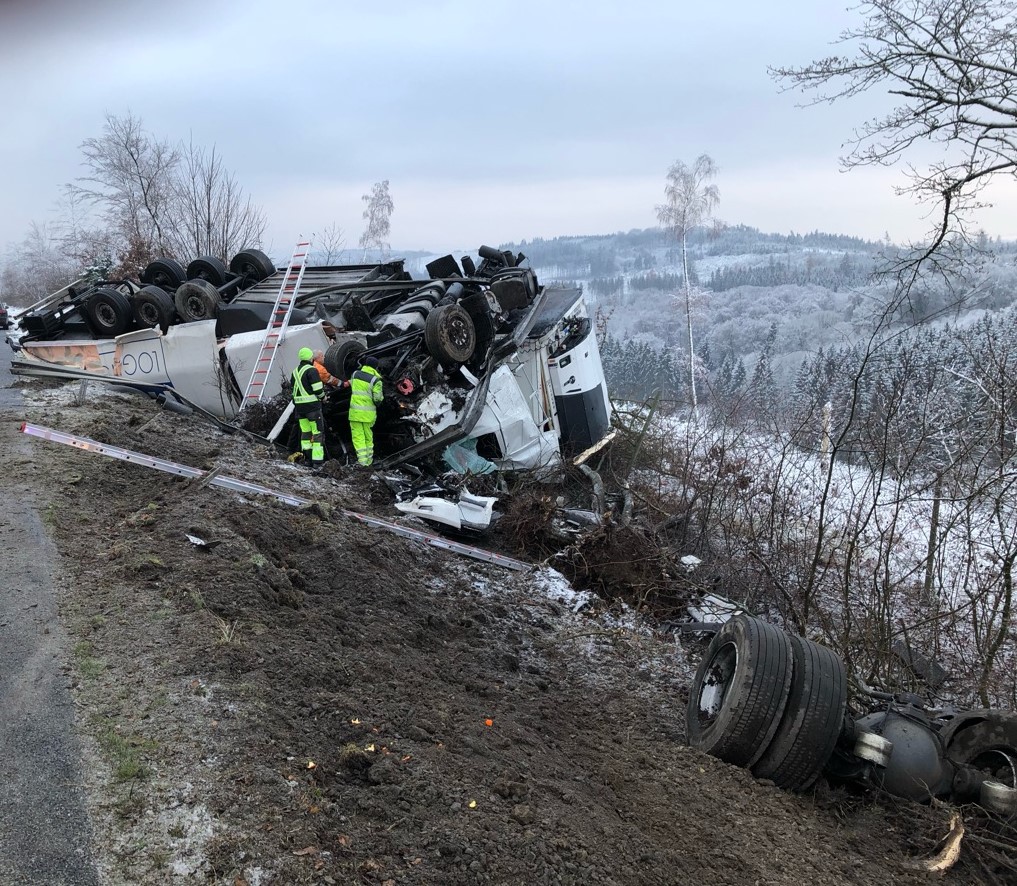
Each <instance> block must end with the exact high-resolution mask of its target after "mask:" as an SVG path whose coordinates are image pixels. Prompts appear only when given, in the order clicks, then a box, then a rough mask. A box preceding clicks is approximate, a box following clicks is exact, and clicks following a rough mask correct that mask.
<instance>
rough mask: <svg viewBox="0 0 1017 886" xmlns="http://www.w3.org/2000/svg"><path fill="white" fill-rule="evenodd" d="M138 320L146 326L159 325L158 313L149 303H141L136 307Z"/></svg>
mask: <svg viewBox="0 0 1017 886" xmlns="http://www.w3.org/2000/svg"><path fill="white" fill-rule="evenodd" d="M138 319H140V320H141V322H142V323H144V324H145V325H146V326H156V325H158V323H159V311H158V309H157V308H156V306H155V305H153V304H152V303H151V302H142V303H141V304H140V305H138Z"/></svg>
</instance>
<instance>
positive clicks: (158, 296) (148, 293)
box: [131, 286, 177, 332]
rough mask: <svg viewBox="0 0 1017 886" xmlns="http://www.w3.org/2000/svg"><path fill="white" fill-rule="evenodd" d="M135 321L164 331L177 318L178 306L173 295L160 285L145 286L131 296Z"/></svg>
mask: <svg viewBox="0 0 1017 886" xmlns="http://www.w3.org/2000/svg"><path fill="white" fill-rule="evenodd" d="M131 309H132V310H133V312H134V322H135V323H137V324H138V326H146V327H148V328H149V329H155V328H159V329H161V330H162V331H163V332H165V331H166V330H167V329H169V328H170V326H172V325H173V321H174V320H176V319H177V308H176V305H175V304H174V303H173V297H172V296H171V295H169V293H167V292H165V291H164V290H162V289H160V288H159V287H158V286H145V287H144V288H142V289H140V290H139V291H138V292H136V293H134V295H133V296H131Z"/></svg>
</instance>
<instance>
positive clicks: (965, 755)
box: [686, 614, 1017, 816]
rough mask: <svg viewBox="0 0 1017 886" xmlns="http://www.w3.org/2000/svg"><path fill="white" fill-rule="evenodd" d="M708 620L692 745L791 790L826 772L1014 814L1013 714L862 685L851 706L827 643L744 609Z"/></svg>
mask: <svg viewBox="0 0 1017 886" xmlns="http://www.w3.org/2000/svg"><path fill="white" fill-rule="evenodd" d="M713 627H714V628H715V629H716V630H715V633H714V634H713V637H712V639H711V640H710V643H709V646H708V647H707V649H706V651H705V653H704V655H703V659H702V661H701V662H700V665H699V669H698V671H697V673H696V676H695V680H694V682H693V685H692V689H691V691H690V694H689V703H688V711H687V717H686V727H687V732H688V738H689V743H690V744H691V745H692V746H694V747H698V748H699V749H701V750H703V751H706V752H707V753H709V754H711V755H712V756H715V757H718V758H719V759H721V760H724V761H725V762H727V763H732V764H734V765H737V766H743V767H745V768H748V769H750V770H751V771H752V774H753V775H755V776H756V777H757V778H762V779H769V780H771V781H773V782H774V783H776V784H777V785H778V786H779V787H783V788H786V789H788V790H792V791H803V790H805V789H807V788H808V787H810V786H811V785H812V784H813V783H814V782H815V781H816V779H817V778H819V776H820V775H825V776H826V777H828V778H830V779H833V780H837V781H841V782H854V783H857V784H862V785H866V786H872V787H876V788H878V789H881V790H884V791H887V792H888V793H890V794H893V795H895V796H899V797H904V798H907V799H910V800H915V801H919V802H927V801H930V800H933V799H943V800H951V801H953V802H955V803H978V804H979V805H981V806H982V807H984V808H986V809H988V810H990V811H992V812H995V813H999V814H1002V815H1006V816H1011V815H1014V814H1017V714H1014V713H1012V712H1010V711H1003V710H992V709H984V710H969V711H958V710H954V709H950V708H932V707H930V706H928V705H926V704H924V703H923V702H922V700H921V699H920V698H919V697H918V696H916V695H915V694H913V693H901V694H897V695H892V694H889V693H883V692H877V691H874V690H872V689H870V688H868V687H864V686H862V687H861V689H860V690H859V692H858V693H857V694H856V695H855V696H853V697H852V698H851V704H850V705H849V694H848V676H847V673H846V670H845V666H844V663H843V661H842V660H841V659H840V658H839V657H838V656H837V655H836V654H835V653H834V652H833V651H832V650H830V649H828V648H826V647H824V646H821V645H819V644H818V643H815V642H814V641H812V640H809V639H806V638H804V637H798V636H795V635H791V634H788V633H786V632H785V631H782V630H780V629H779V628H776V627H774V626H773V625H770V624H768V623H766V622H764V621H761V620H760V619H757V618H753V617H751V616H748V615H745V614H738V615H735V616H734V617H733V618H731V619H729V620H728V621H727V622H725V623H724V624H723V625H720V626H713ZM852 709H854V712H853V713H852Z"/></svg>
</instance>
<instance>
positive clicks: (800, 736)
mask: <svg viewBox="0 0 1017 886" xmlns="http://www.w3.org/2000/svg"><path fill="white" fill-rule="evenodd" d="M846 707H847V674H846V671H845V669H844V663H843V662H842V661H841V660H840V658H839V657H838V656H837V655H835V654H834V653H833V652H832V651H831V650H829V649H827V648H826V647H824V646H820V645H819V644H818V643H814V642H812V641H811V640H807V639H805V638H803V637H797V636H793V635H790V634H787V633H785V632H784V631H782V630H780V629H779V628H776V627H774V626H773V625H770V624H768V623H766V622H764V621H761V620H760V619H757V618H752V617H751V616H748V615H737V616H735V617H734V618H732V619H731V620H730V621H728V622H727V623H726V624H724V625H723V626H722V627H721V629H720V630H719V631H718V632H717V633H716V634H715V635H714V637H713V639H712V640H711V641H710V645H709V647H708V648H707V650H706V653H705V654H704V655H703V660H702V661H701V662H700V665H699V669H698V671H697V672H696V677H695V680H694V681H693V684H692V691H691V693H690V695H689V705H688V711H687V714H686V724H687V729H688V738H689V744H690V745H692V746H693V747H697V748H699V749H700V750H702V751H705V752H706V753H708V754H711V755H712V756H714V757H717V758H719V759H721V760H724V761H725V762H727V763H731V764H733V765H736V766H744V767H747V768H749V769H751V770H752V773H753V775H755V776H756V777H757V778H767V779H770V780H771V781H773V782H774V783H775V784H777V785H778V786H779V787H782V788H785V789H788V790H792V791H803V790H805V789H807V788H808V787H809V786H810V785H811V784H812V783H813V782H814V781H815V780H816V779H817V778H818V777H819V775H820V773H821V772H822V770H823V766H824V765H825V764H826V761H827V760H828V759H829V757H830V754H831V753H832V752H833V748H834V745H835V744H836V743H837V738H838V736H839V735H840V731H841V727H842V725H843V721H844V711H845V709H846Z"/></svg>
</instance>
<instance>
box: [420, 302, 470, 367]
mask: <svg viewBox="0 0 1017 886" xmlns="http://www.w3.org/2000/svg"><path fill="white" fill-rule="evenodd" d="M424 344H426V345H427V352H428V353H429V354H430V355H431V356H432V357H434V359H435V360H437V361H438V362H439V363H443V364H449V363H465V362H466V361H467V360H469V359H470V357H472V356H473V352H474V351H475V350H476V349H477V330H476V329H475V328H474V326H473V319H472V318H471V317H470V315H469V314H468V313H466V311H465V310H464V309H463V308H461V307H460V306H459V305H441V306H440V307H436V308H434V309H432V310H431V311H430V312H429V313H428V315H427V321H426V322H425V324H424Z"/></svg>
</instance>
